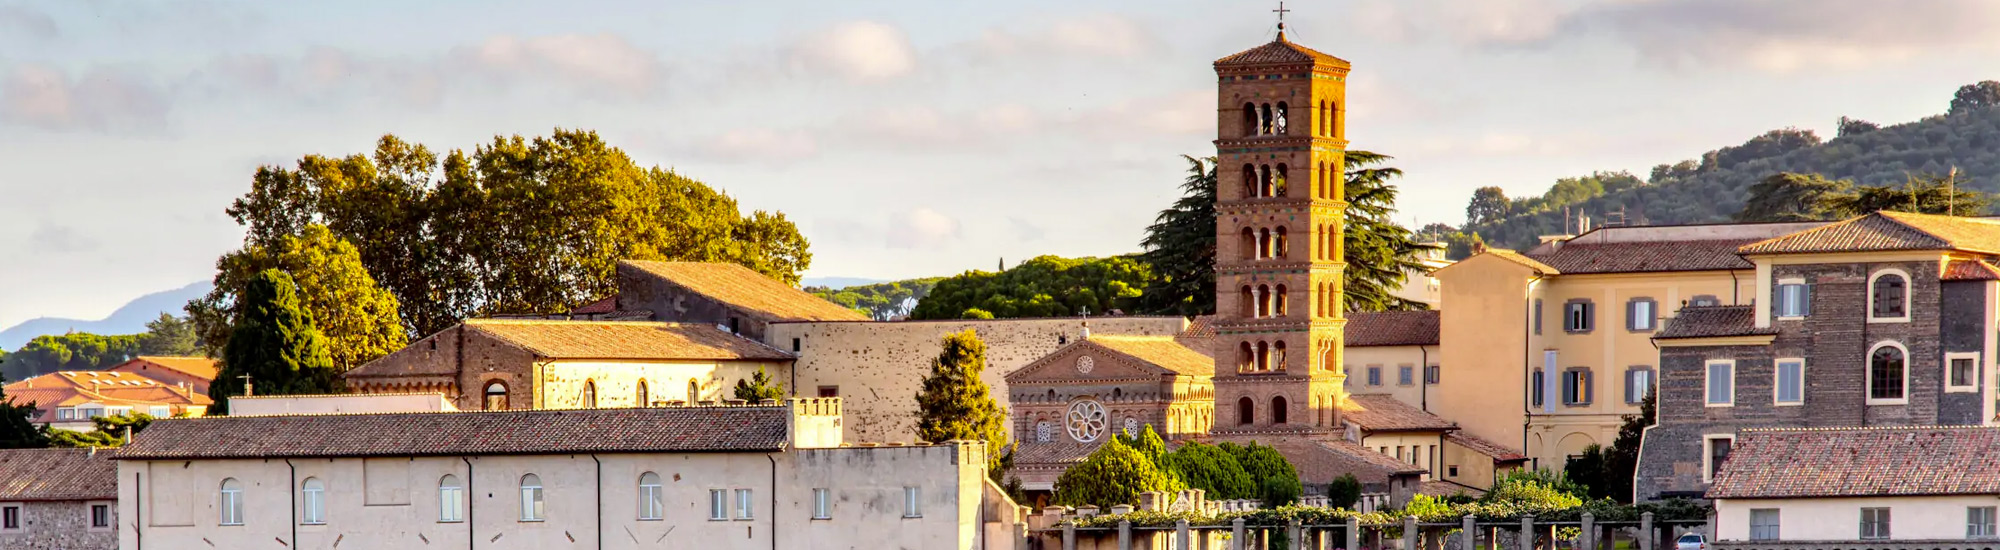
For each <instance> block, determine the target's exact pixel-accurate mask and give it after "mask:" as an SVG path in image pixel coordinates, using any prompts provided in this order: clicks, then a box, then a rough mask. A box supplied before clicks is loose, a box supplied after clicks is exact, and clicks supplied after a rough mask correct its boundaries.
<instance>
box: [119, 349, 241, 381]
mask: <svg viewBox="0 0 2000 550" xmlns="http://www.w3.org/2000/svg"><path fill="white" fill-rule="evenodd" d="M134 360H136V361H145V362H148V363H152V364H155V365H159V366H162V367H166V368H168V369H172V370H176V371H180V372H182V373H186V374H187V375H189V376H194V377H197V378H201V379H203V380H215V373H216V372H217V371H218V370H219V369H217V368H216V366H215V360H214V359H209V358H207V357H174V356H165V355H141V356H139V357H137V358H135V359H134ZM128 362H129V361H128ZM112 368H117V367H112Z"/></svg>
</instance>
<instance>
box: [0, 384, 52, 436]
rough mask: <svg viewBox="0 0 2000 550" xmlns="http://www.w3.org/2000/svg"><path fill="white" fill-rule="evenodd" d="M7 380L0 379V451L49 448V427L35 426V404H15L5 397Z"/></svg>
mask: <svg viewBox="0 0 2000 550" xmlns="http://www.w3.org/2000/svg"><path fill="white" fill-rule="evenodd" d="M6 386H7V379H6V378H0V449H39V448H42V447H47V446H49V427H48V426H46V425H43V426H36V425H35V422H34V420H35V404H34V403H15V402H14V400H12V399H9V398H8V397H7V389H6Z"/></svg>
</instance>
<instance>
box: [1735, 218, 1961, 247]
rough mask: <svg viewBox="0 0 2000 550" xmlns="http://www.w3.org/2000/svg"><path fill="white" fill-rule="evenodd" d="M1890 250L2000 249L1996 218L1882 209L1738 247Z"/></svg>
mask: <svg viewBox="0 0 2000 550" xmlns="http://www.w3.org/2000/svg"><path fill="white" fill-rule="evenodd" d="M1895 250H1964V251H1969V252H1980V253H1986V254H2000V220H1992V219H1987V218H1966V217H1957V216H1939V215H1935V214H1912V213H1908V212H1889V211H1882V212H1876V213H1873V214H1869V215H1866V216H1861V217H1857V218H1853V219H1849V220H1845V221H1841V222H1836V223H1832V224H1828V225H1824V226H1820V227H1818V228H1814V229H1808V230H1805V231H1800V232H1797V233H1792V234H1789V235H1785V236H1782V237H1777V238H1773V239H1768V240H1764V241H1759V242H1756V243H1752V244H1749V245H1746V246H1744V247H1743V248H1741V249H1739V250H1738V252H1740V253H1742V254H1744V255H1753V254H1803V253H1814V252H1882V251H1895Z"/></svg>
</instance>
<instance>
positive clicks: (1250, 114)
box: [1243, 103, 1257, 137]
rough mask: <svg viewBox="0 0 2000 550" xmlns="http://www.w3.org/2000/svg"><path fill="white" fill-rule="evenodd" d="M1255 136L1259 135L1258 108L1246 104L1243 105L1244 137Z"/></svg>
mask: <svg viewBox="0 0 2000 550" xmlns="http://www.w3.org/2000/svg"><path fill="white" fill-rule="evenodd" d="M1254 135H1257V106H1256V105H1255V104H1251V103H1245V104H1243V136H1244V137H1249V136H1254Z"/></svg>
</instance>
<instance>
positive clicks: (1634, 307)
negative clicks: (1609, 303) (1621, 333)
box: [1625, 300, 1639, 330]
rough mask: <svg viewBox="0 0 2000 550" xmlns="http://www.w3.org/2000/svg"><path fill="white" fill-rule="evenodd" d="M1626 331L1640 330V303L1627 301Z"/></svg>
mask: <svg viewBox="0 0 2000 550" xmlns="http://www.w3.org/2000/svg"><path fill="white" fill-rule="evenodd" d="M1625 330H1639V302H1638V301H1636V300H1626V301H1625Z"/></svg>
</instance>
